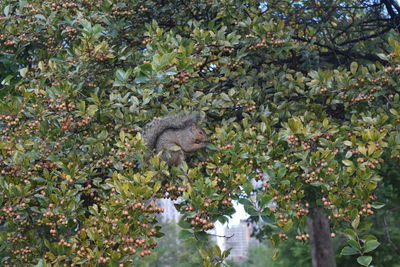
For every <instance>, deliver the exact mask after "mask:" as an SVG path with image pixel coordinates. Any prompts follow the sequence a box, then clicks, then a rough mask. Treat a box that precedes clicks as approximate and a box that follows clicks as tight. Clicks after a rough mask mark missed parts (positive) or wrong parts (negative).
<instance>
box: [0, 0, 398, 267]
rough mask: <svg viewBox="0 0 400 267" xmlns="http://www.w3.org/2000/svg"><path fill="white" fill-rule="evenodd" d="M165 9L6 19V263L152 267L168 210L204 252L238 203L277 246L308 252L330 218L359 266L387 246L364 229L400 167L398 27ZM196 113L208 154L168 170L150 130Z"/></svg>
mask: <svg viewBox="0 0 400 267" xmlns="http://www.w3.org/2000/svg"><path fill="white" fill-rule="evenodd" d="M164 2H165V1H146V2H143V1H115V0H107V1H94V0H79V1H70V0H67V1H63V2H62V3H61V2H58V1H53V0H51V1H50V0H49V1H39V0H24V1H11V0H10V1H3V2H2V3H1V4H0V10H2V12H3V16H1V17H0V20H1V22H2V25H1V29H2V30H1V34H0V44H1V46H0V62H1V68H0V74H1V77H2V86H3V87H2V88H1V91H0V96H2V99H1V100H0V166H1V173H0V188H1V192H2V193H1V195H0V203H1V210H0V224H1V230H2V231H1V233H0V236H1V239H0V240H1V243H0V258H1V263H2V264H4V265H7V264H9V265H10V264H11V265H12V264H16V265H29V264H38V265H45V264H51V265H54V266H59V265H62V264H85V265H88V266H93V265H110V266H117V265H121V264H122V265H126V266H129V265H130V264H132V263H134V262H137V261H138V259H139V258H140V257H143V256H146V255H148V254H152V253H154V252H153V248H154V247H155V246H156V244H157V242H156V239H157V238H159V237H161V236H162V233H161V232H160V229H159V227H158V226H157V219H156V214H157V213H159V212H161V211H162V210H161V209H160V208H158V207H157V206H156V205H155V204H154V201H153V200H154V199H156V198H162V197H168V198H171V199H178V198H179V199H180V200H181V202H180V204H179V205H177V207H178V208H179V210H180V212H182V214H183V221H184V222H185V223H182V225H183V228H185V229H184V231H183V232H182V233H181V234H180V237H181V238H182V239H184V240H185V239H191V240H193V242H196V243H199V244H200V245H201V244H203V243H204V244H205V243H206V242H205V241H206V240H207V236H206V234H205V230H207V229H211V228H213V227H214V223H215V222H216V221H217V220H218V221H221V222H225V221H226V220H227V218H228V216H230V215H231V214H232V213H233V212H234V210H233V208H232V200H239V201H240V202H241V203H242V204H244V206H245V210H246V211H247V212H248V213H249V214H250V215H251V216H252V217H251V219H252V220H253V221H258V222H260V223H259V226H260V228H259V233H258V234H259V235H260V236H264V235H265V234H268V235H269V237H270V238H271V240H272V241H273V243H274V244H278V243H279V242H280V240H286V239H287V238H288V236H287V234H286V233H289V231H290V230H293V229H295V230H296V233H297V236H296V239H297V240H303V241H304V240H307V239H308V236H307V234H306V233H305V229H304V227H305V222H306V218H307V214H308V213H309V210H310V209H312V208H314V207H317V206H318V207H324V208H325V211H326V213H327V214H328V215H329V217H330V220H331V226H332V229H333V231H334V232H335V229H337V230H338V231H341V230H342V229H344V228H346V229H345V230H344V233H345V234H346V236H347V237H348V239H349V241H348V246H347V247H345V248H344V249H343V251H344V252H343V254H349V253H350V252H351V253H350V254H353V252H354V253H355V254H357V257H358V258H357V261H358V262H359V263H360V264H361V265H364V266H367V265H368V264H369V263H370V262H371V259H372V258H371V257H370V253H371V252H372V251H373V250H375V249H376V248H377V247H378V245H379V243H380V242H379V241H377V240H376V237H374V236H371V235H370V234H369V233H368V231H370V230H369V229H370V225H369V224H368V223H366V221H365V219H364V217H365V216H368V215H371V214H374V213H375V210H374V209H377V208H380V207H382V203H379V202H377V201H376V198H377V197H376V195H375V194H374V190H375V189H376V187H377V186H378V185H379V183H380V181H381V180H382V176H381V175H380V173H379V169H380V168H386V167H387V166H388V164H390V163H389V162H391V161H396V162H398V160H399V159H400V152H399V151H400V134H399V122H400V104H399V98H400V96H399V89H398V84H399V75H398V72H399V67H398V64H399V63H400V43H399V36H398V33H397V32H396V31H395V30H396V28H394V30H392V31H390V30H391V28H390V27H391V26H390V25H396V24H390V23H388V24H387V25H386V24H385V25H384V26H385V27H389V28H387V29H386V30H384V31H383V32H379V26H382V25H375V26H376V27H375V28H374V27H371V30H369V31H370V32H365V30H364V27H363V25H365V23H367V21H370V20H371V16H372V15H369V14H370V13H369V12H368V11H370V9H371V8H374V7H368V3H369V1H361V3H360V5H361V6H362V9H358V8H342V6H340V5H338V6H334V5H331V4H330V3H331V1H321V2H317V3H318V4H316V3H314V2H313V3H311V2H312V1H268V2H267V3H266V2H258V1H235V0H233V1H232V0H226V1H192V3H191V4H185V2H184V1H168V3H164ZM292 2H293V3H292ZM328 2H329V3H328ZM349 3H350V4H352V1H342V5H344V6H347V5H349ZM325 4H329V8H328V9H325V8H320V6H321V5H322V6H323V5H325ZM377 8H378V9H376V10H375V11H376V12H373V14H374V15H375V16H377V17H376V18H377V20H376V21H378V22H379V21H381V20H379V19H380V18H381V16H384V15H382V14H384V12H382V7H377ZM379 8H380V9H379ZM308 10H312V12H309V11H308ZM355 10H358V11H355ZM346 12H349V13H346ZM293 14H296V16H294V15H293ZM292 15H293V16H292ZM350 17H351V18H352V19H351V20H349V19H348V18H350ZM294 18H296V20H297V21H293V19H294ZM376 18H374V19H376ZM390 19H391V18H388V19H387V20H388V21H390ZM299 22H300V23H299ZM382 23H383V22H382ZM369 28H370V27H369ZM328 33H329V34H328ZM327 36H336V37H335V38H328V39H327ZM376 36H379V37H380V38H379V40H375V39H374V37H376ZM192 110H196V111H200V112H201V113H202V115H204V117H205V120H204V123H203V124H204V127H205V128H206V129H207V130H206V131H207V133H208V134H209V136H210V144H209V145H208V146H207V149H206V150H205V151H204V152H202V153H197V154H196V155H195V156H193V157H192V158H191V159H189V160H188V162H187V164H183V165H182V166H180V167H179V168H175V167H173V168H168V167H167V166H166V164H165V162H162V161H160V159H159V155H154V156H151V154H150V153H149V152H148V151H146V148H145V146H144V144H143V141H142V138H141V132H142V129H143V126H144V125H145V124H146V123H148V122H149V121H151V120H152V118H154V117H155V116H163V115H166V114H170V113H179V112H182V111H192ZM390 157H391V159H390V160H387V159H388V158H390ZM252 179H255V180H262V181H263V186H262V188H255V187H253V184H252V183H251V180H252ZM250 196H254V197H252V198H249V197H250ZM271 200H272V202H271ZM271 203H273V204H274V205H271ZM182 225H181V226H182ZM378 249H379V248H378ZM200 253H201V255H202V256H203V260H204V265H210V266H211V265H218V264H221V262H222V260H223V259H224V258H225V257H226V256H227V252H222V251H220V250H219V248H217V247H213V248H211V249H207V248H200ZM366 254H367V255H366Z"/></svg>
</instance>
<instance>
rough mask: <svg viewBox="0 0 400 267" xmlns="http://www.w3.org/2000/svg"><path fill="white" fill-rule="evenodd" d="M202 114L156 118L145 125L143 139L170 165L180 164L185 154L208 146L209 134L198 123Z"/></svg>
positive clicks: (150, 148)
mask: <svg viewBox="0 0 400 267" xmlns="http://www.w3.org/2000/svg"><path fill="white" fill-rule="evenodd" d="M199 120H200V115H199V114H197V113H191V114H189V115H169V116H165V117H162V118H159V119H155V120H153V121H151V122H150V123H148V124H147V125H146V126H145V129H144V133H143V139H144V141H145V142H146V145H147V148H148V149H149V150H150V151H152V150H154V149H155V150H156V152H157V153H159V152H162V155H161V159H162V160H164V161H166V162H167V164H168V165H169V166H178V165H179V163H181V162H182V161H184V160H185V154H187V153H191V152H195V151H197V150H199V149H201V148H204V147H205V146H206V144H205V143H206V142H207V141H208V138H207V135H206V134H205V133H204V131H203V129H201V128H200V126H199V125H198V124H197V123H198V122H199Z"/></svg>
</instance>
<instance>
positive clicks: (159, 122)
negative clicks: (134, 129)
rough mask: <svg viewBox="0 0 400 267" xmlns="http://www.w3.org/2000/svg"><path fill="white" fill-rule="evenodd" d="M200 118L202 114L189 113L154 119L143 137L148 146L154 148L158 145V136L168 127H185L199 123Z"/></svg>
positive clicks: (145, 129)
mask: <svg viewBox="0 0 400 267" xmlns="http://www.w3.org/2000/svg"><path fill="white" fill-rule="evenodd" d="M199 120H200V115H199V114H197V113H191V114H188V115H182V114H177V115H169V116H165V117H162V118H159V119H154V120H152V121H151V122H149V123H148V124H146V126H145V128H144V133H143V139H144V141H145V142H146V144H147V147H148V148H149V149H150V150H152V149H154V148H155V147H156V145H157V138H158V137H159V136H160V135H161V134H162V133H163V132H164V131H166V130H168V129H183V128H186V127H187V126H189V125H191V124H192V123H197V122H198V121H199Z"/></svg>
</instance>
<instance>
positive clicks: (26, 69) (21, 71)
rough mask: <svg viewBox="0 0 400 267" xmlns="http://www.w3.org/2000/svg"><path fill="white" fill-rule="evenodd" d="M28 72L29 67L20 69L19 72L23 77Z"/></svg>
mask: <svg viewBox="0 0 400 267" xmlns="http://www.w3.org/2000/svg"><path fill="white" fill-rule="evenodd" d="M27 73H28V67H25V68H22V69H19V74H21V76H22V77H25V76H26V74H27Z"/></svg>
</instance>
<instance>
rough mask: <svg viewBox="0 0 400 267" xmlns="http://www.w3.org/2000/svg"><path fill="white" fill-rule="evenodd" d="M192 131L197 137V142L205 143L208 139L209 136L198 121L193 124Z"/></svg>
mask: <svg viewBox="0 0 400 267" xmlns="http://www.w3.org/2000/svg"><path fill="white" fill-rule="evenodd" d="M191 131H192V133H193V135H194V136H195V137H196V142H197V143H204V142H207V141H208V137H207V135H206V133H205V132H204V130H203V129H201V128H200V127H199V126H198V125H197V124H196V123H193V124H192V125H191Z"/></svg>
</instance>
